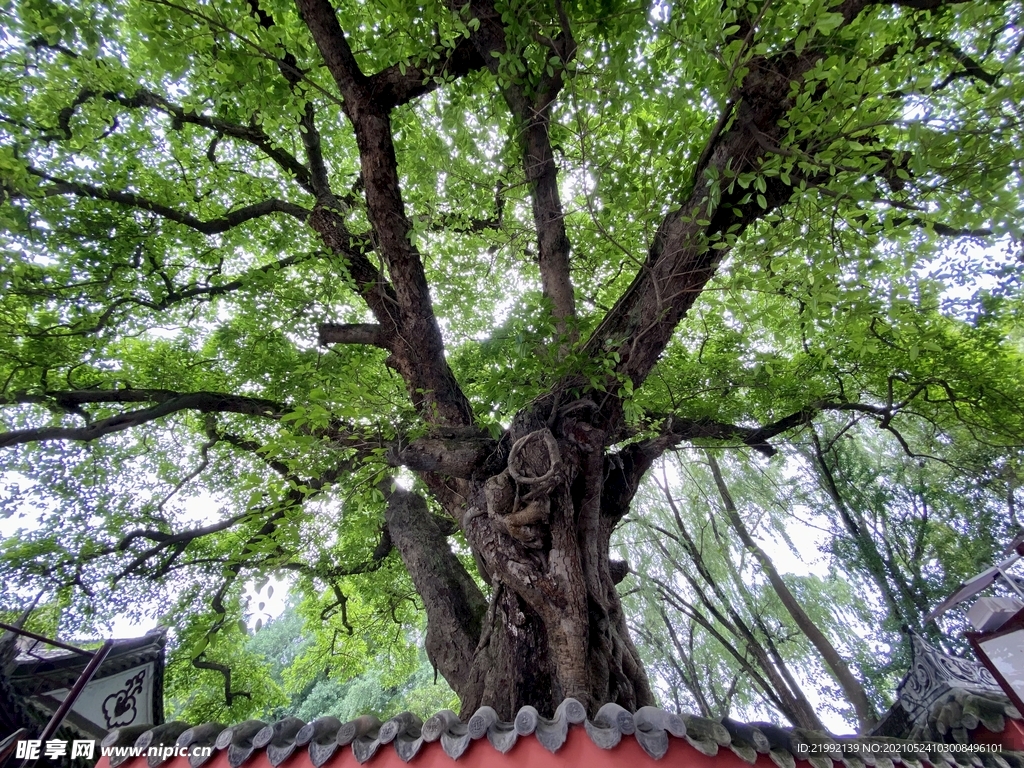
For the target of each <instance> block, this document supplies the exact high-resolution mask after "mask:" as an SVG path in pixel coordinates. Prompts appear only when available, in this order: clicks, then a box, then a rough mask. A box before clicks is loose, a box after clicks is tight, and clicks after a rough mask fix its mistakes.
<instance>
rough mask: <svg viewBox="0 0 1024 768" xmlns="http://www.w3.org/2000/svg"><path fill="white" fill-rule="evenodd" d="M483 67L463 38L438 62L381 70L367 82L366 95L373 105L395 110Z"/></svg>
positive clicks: (473, 46)
mask: <svg viewBox="0 0 1024 768" xmlns="http://www.w3.org/2000/svg"><path fill="white" fill-rule="evenodd" d="M484 66H485V62H484V59H483V58H482V57H481V56H480V54H479V53H478V51H477V48H476V46H475V45H474V43H473V42H472V41H471V40H470V39H469V38H463V39H462V40H460V41H459V42H458V43H457V44H456V45H455V47H454V48H453V49H451V50H444V51H443V53H442V56H441V58H436V59H424V60H423V61H420V62H417V63H415V64H408V65H406V66H405V67H400V66H399V65H398V64H393V65H391V66H390V67H388V68H387V69H384V70H381V71H380V72H378V73H377V74H375V75H372V76H371V77H370V78H369V83H368V84H367V91H368V92H369V94H370V97H371V98H372V99H373V100H374V101H376V102H377V103H379V104H381V105H382V106H384V107H385V108H386V109H394V108H395V107H398V106H401V105H402V104H405V103H407V102H410V101H412V100H413V99H416V98H418V97H420V96H422V95H424V94H426V93H430V92H431V91H433V90H435V89H436V88H437V87H438V85H440V83H441V81H442V79H444V80H450V79H451V78H453V77H462V76H463V75H466V74H469V73H470V72H472V71H474V70H477V69H482V68H483V67H484ZM403 70H404V71H403Z"/></svg>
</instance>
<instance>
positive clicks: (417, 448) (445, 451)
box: [388, 437, 498, 478]
mask: <svg viewBox="0 0 1024 768" xmlns="http://www.w3.org/2000/svg"><path fill="white" fill-rule="evenodd" d="M497 447H498V444H497V443H496V442H495V441H494V440H492V439H490V438H488V437H476V438H451V439H449V438H444V437H423V438H420V439H418V440H414V441H413V442H412V443H409V444H408V445H404V446H401V447H397V446H396V448H395V449H394V450H392V451H390V452H389V453H388V463H389V464H391V465H392V466H404V467H408V468H409V469H412V470H414V471H416V472H437V473H439V474H442V475H448V476H449V477H464V478H470V477H473V476H476V475H479V474H481V473H485V469H486V468H487V466H488V461H487V460H488V459H489V458H491V457H492V456H493V455H494V453H495V451H496V450H497ZM494 469H495V471H497V468H494Z"/></svg>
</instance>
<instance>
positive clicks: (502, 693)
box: [387, 396, 654, 720]
mask: <svg viewBox="0 0 1024 768" xmlns="http://www.w3.org/2000/svg"><path fill="white" fill-rule="evenodd" d="M596 411H597V409H596V408H595V406H594V404H593V403H591V402H590V401H589V400H579V401H575V402H570V403H568V404H567V405H562V406H561V407H560V406H559V402H558V399H557V398H554V397H552V396H548V397H545V398H542V400H541V401H539V402H538V403H536V404H535V405H534V407H532V408H530V409H527V410H524V411H523V412H521V413H520V414H519V415H518V416H517V418H516V419H515V421H514V423H513V425H512V427H511V428H510V429H509V430H508V432H507V433H506V434H505V436H504V437H503V438H502V440H501V441H500V442H498V443H495V442H493V441H489V440H485V439H481V444H482V445H488V446H489V451H490V452H489V454H488V455H486V456H484V452H483V451H481V452H480V454H479V455H480V456H481V458H482V461H480V465H481V469H477V470H475V471H473V472H471V476H470V477H468V478H464V479H453V478H452V476H451V475H449V474H447V473H446V474H445V475H444V476H442V475H441V474H440V472H426V473H422V474H423V477H424V479H425V480H426V482H427V484H428V485H429V486H430V487H431V489H432V490H433V491H434V495H435V496H436V497H437V498H438V499H439V500H441V502H442V504H443V505H444V507H445V511H446V512H447V513H448V515H450V516H451V518H452V519H454V520H459V521H461V528H462V530H463V532H464V533H465V536H466V539H467V541H468V542H469V545H470V547H471V548H472V551H473V555H474V558H475V560H476V562H477V567H478V569H479V571H480V573H481V575H482V576H483V577H484V578H485V579H486V580H487V581H488V582H489V583H490V585H491V589H492V597H491V600H490V602H489V604H488V603H487V602H486V601H485V599H484V597H483V595H482V594H481V593H480V590H479V589H478V588H477V586H476V583H475V582H474V580H473V579H472V578H471V577H470V575H469V573H468V572H467V571H466V569H465V568H464V567H463V566H462V563H461V561H460V560H459V559H458V558H457V557H455V555H454V554H453V553H452V552H451V549H450V547H449V546H448V543H447V538H446V532H447V530H446V529H448V528H450V526H447V525H446V524H445V521H444V519H443V518H437V519H433V516H432V515H431V514H430V513H429V512H428V510H427V506H426V502H425V501H424V500H423V499H422V498H420V497H419V496H417V495H415V494H413V493H410V492H406V491H395V492H394V493H393V494H392V495H391V497H390V499H389V506H388V514H387V520H388V525H389V529H390V531H391V536H392V539H393V541H394V543H395V546H396V547H397V548H398V550H399V552H400V553H401V555H402V558H403V561H404V562H405V564H406V566H407V568H408V570H409V572H410V574H411V575H412V578H413V581H414V582H415V585H416V589H417V591H418V592H419V594H420V595H421V596H422V597H423V600H424V603H425V606H426V610H427V616H428V632H427V651H428V654H429V655H430V658H431V661H432V663H433V664H434V665H435V666H436V667H437V669H438V670H439V671H440V672H441V673H442V674H443V675H444V676H445V679H447V680H448V682H449V683H450V684H451V686H452V688H453V689H454V690H455V691H456V693H457V694H458V695H459V698H460V700H461V702H462V708H463V713H469V714H471V713H472V712H474V711H475V710H476V709H477V708H478V707H479V706H481V705H484V704H486V705H489V706H491V707H493V708H494V709H495V710H496V711H497V713H498V715H499V716H500V717H502V718H505V719H508V720H511V719H513V718H514V716H515V713H516V711H517V710H518V709H519V707H520V706H522V704H523V703H524V702H529V703H531V704H533V705H534V706H536V707H537V709H538V710H539V711H540V712H541V714H545V715H551V714H552V713H553V712H554V709H555V707H556V706H557V705H558V704H559V703H560V702H561V701H562V700H563V699H564V698H565V697H567V696H571V697H573V698H576V699H578V700H579V701H580V702H582V703H583V704H584V705H585V706H586V707H587V708H588V709H591V710H594V709H596V708H597V707H599V706H600V705H602V704H604V703H606V702H609V701H611V702H617V703H618V704H620V705H622V706H624V707H626V708H628V709H631V710H635V709H637V708H639V707H642V706H646V705H650V704H654V696H653V693H652V691H651V687H650V684H649V682H648V680H647V676H646V674H645V673H644V670H643V666H642V663H641V661H640V659H639V656H638V655H637V651H636V648H635V647H634V646H633V643H632V641H631V640H630V638H629V633H628V631H627V628H626V622H625V617H624V616H623V612H622V605H621V603H620V600H619V596H618V593H617V591H616V587H615V585H616V583H617V582H618V581H621V580H622V578H623V577H624V576H625V574H626V568H625V564H623V563H620V562H614V563H613V562H611V561H610V560H609V543H610V538H611V533H612V529H613V528H614V526H615V524H616V523H617V522H618V521H619V520H620V519H621V518H622V516H623V515H624V514H625V513H626V511H627V509H628V504H629V501H630V499H631V498H632V496H633V494H634V493H635V491H636V478H638V477H639V474H640V473H641V472H642V470H644V469H646V468H647V465H646V463H645V464H644V465H643V466H636V465H637V459H638V458H640V459H641V460H642V459H643V456H642V455H640V454H639V452H637V451H633V452H629V451H628V450H627V451H624V452H621V453H620V454H616V455H614V456H611V455H606V451H605V433H604V432H603V431H602V430H601V429H600V428H599V427H597V426H594V425H593V424H591V423H590V421H589V420H588V419H589V418H590V417H592V416H594V415H596ZM457 456H458V457H459V458H463V459H464V458H465V457H466V451H465V450H464V449H463V451H462V452H461V453H460V454H457ZM418 458H420V460H421V461H422V456H420V457H418ZM403 459H404V460H405V461H408V460H409V459H410V456H409V455H408V454H406V455H405V456H404V457H403ZM431 461H432V464H431V466H434V467H437V468H438V469H441V468H442V466H443V467H444V469H446V470H448V471H452V470H453V468H454V467H453V465H454V464H456V463H458V462H456V461H452V462H451V463H447V462H445V460H444V453H443V448H442V447H440V446H439V447H438V450H437V451H436V452H435V453H434V455H433V457H432V459H431Z"/></svg>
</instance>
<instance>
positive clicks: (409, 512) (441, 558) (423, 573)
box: [386, 490, 487, 693]
mask: <svg viewBox="0 0 1024 768" xmlns="http://www.w3.org/2000/svg"><path fill="white" fill-rule="evenodd" d="M386 517H387V523H388V531H389V532H390V534H391V540H392V541H393V542H394V545H395V547H396V548H397V549H398V551H399V553H400V554H401V556H402V562H404V563H405V567H406V568H407V569H408V571H409V575H410V576H411V577H412V581H413V584H415V586H416V592H417V593H418V594H419V596H420V597H421V598H422V600H423V605H424V607H425V608H426V611H427V642H426V645H427V655H428V657H429V658H430V662H431V663H432V664H433V665H434V667H435V668H437V669H438V670H439V671H440V672H441V674H442V675H444V678H445V680H447V681H448V683H449V684H450V685H451V686H452V688H453V689H454V690H455V692H456V693H460V689H463V688H464V687H465V686H466V685H467V684H468V682H469V681H468V679H467V678H468V675H469V672H470V670H471V669H472V667H473V657H474V655H475V652H476V646H477V641H478V640H479V638H480V631H481V625H482V622H483V618H484V614H485V613H486V611H487V601H486V600H485V599H484V596H483V594H481V592H480V589H479V588H478V587H477V585H476V582H475V581H473V578H472V577H471V576H470V575H469V573H468V572H467V571H466V569H465V568H464V567H463V565H462V563H461V562H460V561H459V559H458V558H457V557H456V556H455V555H454V554H453V553H452V551H451V547H449V546H448V541H447V538H446V536H445V535H444V533H443V531H442V529H441V528H440V527H439V526H438V524H437V523H436V522H435V521H434V518H433V515H431V513H430V510H429V509H427V504H426V502H425V501H423V499H422V498H421V497H420V496H418V495H416V494H414V493H410V492H408V491H403V490H396V491H394V492H393V493H392V494H391V497H390V498H389V499H388V507H387V512H386Z"/></svg>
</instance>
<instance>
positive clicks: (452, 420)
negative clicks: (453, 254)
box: [298, 0, 473, 425]
mask: <svg viewBox="0 0 1024 768" xmlns="http://www.w3.org/2000/svg"><path fill="white" fill-rule="evenodd" d="M298 7H299V11H300V13H301V14H302V18H303V20H304V21H305V22H306V25H307V26H308V27H309V30H310V32H311V33H312V35H313V39H314V41H315V42H316V44H317V47H318V48H319V50H320V53H321V55H322V56H323V58H324V62H325V63H326V64H327V69H328V71H329V72H330V73H331V75H332V77H333V78H334V81H335V82H336V83H337V85H338V89H339V90H340V91H341V93H342V95H343V96H344V99H345V112H346V114H347V115H348V117H349V119H350V120H351V121H352V125H353V127H354V129H355V134H356V143H357V145H358V147H359V158H360V164H361V168H362V178H363V185H364V188H365V192H366V203H367V215H368V217H369V219H370V222H371V224H372V225H373V230H374V240H375V245H376V247H377V252H378V253H379V254H380V255H381V256H382V258H383V259H384V262H385V264H386V265H387V268H388V273H389V276H390V278H391V285H392V287H393V289H394V299H395V306H393V307H381V308H380V311H378V310H377V309H375V310H374V312H375V314H376V316H377V321H378V322H379V323H380V324H381V325H384V326H385V327H387V326H389V325H393V327H394V328H395V336H394V340H393V342H392V344H391V346H390V349H391V352H392V354H391V357H390V358H389V362H390V364H391V365H392V366H393V367H394V368H395V369H396V370H397V371H398V372H399V374H400V375H401V376H402V378H403V379H404V381H405V384H406V388H407V390H408V392H409V395H410V398H411V399H412V402H413V404H414V405H415V406H416V408H417V409H418V410H419V411H420V413H421V414H422V415H423V417H424V418H425V419H426V420H427V421H429V422H432V423H441V424H450V425H468V424H472V422H473V410H472V407H471V406H470V404H469V401H468V400H467V399H466V396H465V395H464V394H463V392H462V390H461V389H460V388H459V385H458V382H457V381H456V380H455V376H454V374H453V373H452V371H451V369H450V368H449V367H448V362H447V360H446V358H445V351H444V341H443V339H442V338H441V330H440V328H439V327H438V324H437V318H436V317H435V315H434V308H433V303H432V300H431V298H430V289H429V286H428V284H427V278H426V274H425V272H424V270H423V262H422V260H421V259H420V254H419V251H418V250H417V248H416V246H415V244H414V240H415V237H414V232H413V227H412V223H411V222H410V221H409V218H408V216H407V215H406V213H405V204H404V202H403V200H402V193H401V183H400V180H399V176H398V160H397V157H396V155H395V145H394V137H393V135H392V130H391V117H390V114H389V110H388V108H387V105H385V104H382V103H380V102H379V101H377V100H375V99H374V97H373V94H372V92H371V91H370V87H369V80H368V79H367V77H366V76H365V75H364V74H363V73H362V71H360V69H359V66H358V64H357V63H356V60H355V57H354V56H353V55H352V51H351V49H350V48H349V45H348V41H347V40H346V38H345V34H344V32H343V31H342V29H341V27H340V26H339V25H338V20H337V18H336V16H335V14H334V8H333V7H332V6H331V4H330V2H329V1H328V0H298ZM325 223H328V222H326V220H321V218H320V217H317V218H315V219H314V220H312V221H311V224H313V225H314V228H317V227H318V225H321V224H325ZM317 231H320V229H319V228H318V229H317ZM321 234H322V235H323V236H324V238H325V239H327V238H328V236H329V234H330V233H329V232H328V233H324V232H322V233H321ZM371 308H373V307H372V306H371Z"/></svg>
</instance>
